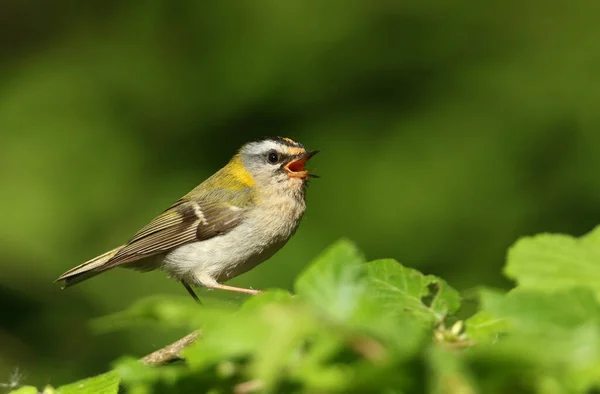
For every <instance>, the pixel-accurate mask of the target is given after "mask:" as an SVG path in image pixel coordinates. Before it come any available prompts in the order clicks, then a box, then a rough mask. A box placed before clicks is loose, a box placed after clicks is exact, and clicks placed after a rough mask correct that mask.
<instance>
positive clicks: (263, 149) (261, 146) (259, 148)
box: [243, 141, 286, 155]
mask: <svg viewBox="0 0 600 394" xmlns="http://www.w3.org/2000/svg"><path fill="white" fill-rule="evenodd" d="M285 148H286V147H285V146H284V145H282V144H280V143H277V142H275V141H260V142H251V143H249V144H247V145H246V146H244V148H243V151H244V152H246V153H248V154H251V155H261V154H264V153H267V152H268V151H270V150H276V151H278V152H285Z"/></svg>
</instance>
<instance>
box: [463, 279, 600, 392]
mask: <svg viewBox="0 0 600 394" xmlns="http://www.w3.org/2000/svg"><path fill="white" fill-rule="evenodd" d="M481 304H482V309H483V310H484V311H485V313H486V314H488V316H491V318H493V319H506V321H507V323H508V324H509V325H508V329H506V330H505V332H504V335H503V336H502V337H501V338H500V339H499V340H498V341H497V342H496V343H495V344H494V345H493V346H491V345H488V346H477V347H475V348H474V349H473V355H474V356H478V357H480V358H484V359H486V360H488V362H489V360H490V359H503V360H506V358H507V357H510V358H511V359H512V360H514V361H513V363H512V365H516V362H517V361H521V362H523V363H524V365H529V367H528V368H531V371H536V373H535V375H533V374H532V376H536V379H539V382H538V383H539V384H540V385H541V384H542V382H545V381H549V379H550V380H556V381H557V382H558V383H559V384H560V385H561V386H564V387H566V388H568V389H569V390H572V391H574V392H584V391H585V390H587V389H589V388H590V387H593V386H595V385H598V384H600V305H599V304H598V302H597V301H596V296H595V294H594V293H593V292H592V291H591V290H590V289H588V288H572V289H568V290H567V289H562V290H559V291H557V292H554V293H549V292H546V291H541V290H534V289H519V288H518V289H516V290H514V291H511V292H510V293H508V294H507V295H502V294H500V293H498V292H494V291H483V292H482V294H481Z"/></svg>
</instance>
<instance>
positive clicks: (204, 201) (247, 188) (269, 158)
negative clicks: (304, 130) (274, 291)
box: [57, 137, 317, 301]
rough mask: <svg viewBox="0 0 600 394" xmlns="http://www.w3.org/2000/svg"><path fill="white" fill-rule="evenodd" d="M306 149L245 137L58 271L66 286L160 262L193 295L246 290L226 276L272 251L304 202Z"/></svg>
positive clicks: (290, 229)
mask: <svg viewBox="0 0 600 394" xmlns="http://www.w3.org/2000/svg"><path fill="white" fill-rule="evenodd" d="M316 153H317V151H312V152H309V151H307V150H306V149H305V148H304V146H303V145H302V144H300V143H298V142H295V141H293V140H291V139H289V138H282V137H269V138H263V139H260V140H256V141H252V142H249V143H247V144H246V145H244V146H243V147H242V148H241V149H240V150H239V151H238V153H237V154H236V155H234V156H233V158H232V159H231V160H230V161H229V163H228V164H227V165H226V166H225V167H223V168H221V169H220V170H219V171H217V172H216V173H215V174H214V175H212V176H211V177H210V178H208V179H206V180H205V181H204V182H202V183H201V184H200V185H199V186H197V187H196V188H195V189H193V190H192V191H191V192H189V193H188V194H186V195H185V196H183V197H182V198H181V199H179V200H178V201H177V202H176V203H175V204H173V205H172V206H171V207H169V208H168V209H167V210H165V211H164V212H163V213H161V214H160V215H158V216H157V217H156V218H154V220H152V221H151V222H150V223H149V224H148V225H146V226H145V227H143V228H142V229H141V230H140V231H138V232H137V234H135V235H134V236H133V238H131V239H130V240H129V242H127V243H126V244H124V245H121V246H119V247H117V248H115V249H113V250H110V251H108V252H106V253H104V254H102V255H100V256H98V257H95V258H93V259H91V260H89V261H87V262H85V263H83V264H81V265H79V266H77V267H75V268H72V269H70V270H69V271H67V272H65V273H64V274H62V275H61V276H60V277H59V278H58V279H57V281H64V286H63V287H69V286H72V285H74V284H76V283H79V282H81V281H83V280H86V279H88V278H91V277H92V276H96V275H98V274H100V273H102V272H104V271H107V270H109V269H111V268H114V267H125V268H131V269H135V270H138V271H143V272H144V271H151V270H155V269H161V270H164V271H166V272H167V273H168V274H169V276H170V277H172V278H175V279H177V280H179V281H180V282H181V283H182V284H183V285H184V286H185V288H186V289H187V291H188V292H189V293H190V295H191V296H192V297H194V299H195V300H197V301H199V300H198V297H197V296H196V294H195V293H194V290H193V289H192V286H193V285H199V286H204V287H206V288H209V289H222V290H230V291H236V292H240V293H247V294H257V293H259V292H260V291H258V290H254V289H245V288H239V287H233V286H228V285H225V284H223V283H222V282H225V281H227V280H229V279H231V278H234V277H236V276H238V275H240V274H242V273H244V272H246V271H248V270H250V269H252V268H254V267H256V266H257V265H258V264H260V263H262V262H263V261H265V260H267V259H268V258H269V257H271V256H272V255H273V254H274V253H275V252H277V251H278V250H279V249H280V248H281V247H282V246H283V245H285V243H286V242H287V241H288V240H289V239H290V237H291V236H292V235H293V234H294V232H295V231H296V229H297V228H298V225H299V223H300V220H301V218H302V215H303V214H304V210H305V208H306V204H305V192H306V186H307V183H308V180H309V179H310V178H314V177H316V175H314V174H311V173H309V172H308V171H307V170H306V169H305V168H304V166H305V164H306V162H307V161H308V160H309V159H310V158H311V157H313V156H314V155H315V154H316Z"/></svg>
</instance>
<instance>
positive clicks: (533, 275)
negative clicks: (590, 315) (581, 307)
mask: <svg viewBox="0 0 600 394" xmlns="http://www.w3.org/2000/svg"><path fill="white" fill-rule="evenodd" d="M504 272H505V274H506V276H508V277H509V278H511V279H515V280H516V281H517V283H518V284H519V286H521V287H528V288H537V289H557V288H565V287H571V286H588V287H589V288H591V289H593V290H594V291H595V292H596V294H600V226H599V227H596V228H595V229H594V230H593V231H591V232H590V233H588V234H586V235H584V236H582V237H580V238H575V237H571V236H569V235H563V234H540V235H536V236H533V237H526V238H522V239H520V240H519V241H517V242H516V243H515V245H514V246H512V247H511V248H510V250H509V252H508V261H507V264H506V267H505V270H504Z"/></svg>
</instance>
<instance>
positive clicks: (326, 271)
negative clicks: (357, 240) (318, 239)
mask: <svg viewBox="0 0 600 394" xmlns="http://www.w3.org/2000/svg"><path fill="white" fill-rule="evenodd" d="M365 262H366V260H365V258H364V256H363V255H362V253H361V252H360V251H359V250H358V249H357V248H356V246H355V245H354V244H353V243H351V242H350V241H348V240H344V239H342V240H340V241H338V242H336V243H334V244H333V245H331V246H330V247H329V248H327V249H326V250H325V251H324V252H323V253H322V254H321V255H320V256H318V257H317V258H316V259H315V260H313V262H312V263H311V264H310V265H309V267H308V268H307V269H306V270H305V271H304V272H303V273H302V274H301V275H300V276H299V277H298V279H297V280H296V283H295V286H294V287H295V290H296V293H297V295H298V297H300V298H301V299H304V300H307V301H309V302H310V303H312V304H313V305H314V306H315V307H317V308H319V309H321V310H322V311H324V312H326V313H327V315H328V316H329V317H331V318H333V319H335V320H338V321H345V320H347V319H349V318H350V317H351V316H352V315H353V313H354V311H355V309H356V308H357V307H358V305H359V303H360V299H361V297H362V296H363V295H364V293H365V291H366V282H365V280H364V279H365V276H366V270H365V267H364V263H365Z"/></svg>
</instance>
